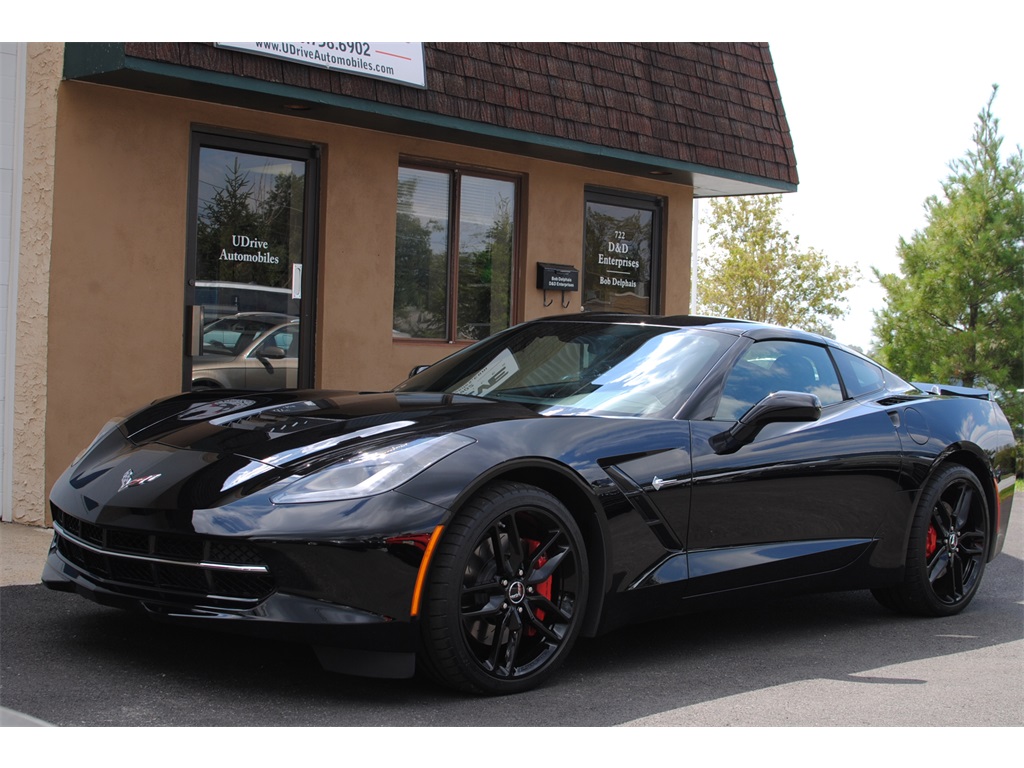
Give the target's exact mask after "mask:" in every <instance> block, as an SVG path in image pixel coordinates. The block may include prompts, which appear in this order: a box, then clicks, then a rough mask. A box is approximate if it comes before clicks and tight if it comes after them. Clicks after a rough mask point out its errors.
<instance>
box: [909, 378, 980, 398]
mask: <svg viewBox="0 0 1024 768" xmlns="http://www.w3.org/2000/svg"><path fill="white" fill-rule="evenodd" d="M910 383H911V384H913V385H914V386H915V387H917V388H918V389H920V390H921V391H922V392H927V393H928V394H929V395H946V396H948V397H973V398H974V399H975V400H991V399H992V393H991V392H989V391H988V390H987V389H978V388H977V387H954V386H951V385H949V384H923V383H921V382H919V381H912V382H910Z"/></svg>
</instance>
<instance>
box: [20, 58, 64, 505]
mask: <svg viewBox="0 0 1024 768" xmlns="http://www.w3.org/2000/svg"><path fill="white" fill-rule="evenodd" d="M26 56H27V60H28V61H27V66H26V82H25V131H24V137H23V141H24V144H23V171H22V172H23V176H22V208H21V222H20V246H19V253H18V275H17V280H18V287H17V296H18V298H17V309H16V314H17V319H16V329H15V342H14V366H15V371H14V381H15V384H14V393H13V398H14V418H13V424H12V430H13V442H12V445H11V446H10V449H11V452H12V453H13V456H12V462H11V469H12V472H11V519H12V520H14V521H15V522H20V523H32V524H35V525H41V524H42V523H43V521H44V516H45V510H46V493H47V491H48V489H49V485H48V484H47V481H46V473H45V461H46V437H47V435H46V398H47V383H48V382H47V379H48V374H47V316H48V313H49V303H50V298H49V278H50V245H51V233H52V224H53V219H52V214H53V186H54V147H55V146H56V141H55V134H56V128H57V90H58V87H59V85H60V77H61V70H62V68H63V63H64V46H63V45H62V44H60V43H29V44H28V45H27V46H26ZM8 395H9V396H11V395H10V393H8Z"/></svg>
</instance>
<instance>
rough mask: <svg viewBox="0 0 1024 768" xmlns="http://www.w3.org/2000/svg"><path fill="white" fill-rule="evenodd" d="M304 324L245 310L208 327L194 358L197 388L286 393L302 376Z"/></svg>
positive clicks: (272, 314)
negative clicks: (301, 329) (197, 353)
mask: <svg viewBox="0 0 1024 768" xmlns="http://www.w3.org/2000/svg"><path fill="white" fill-rule="evenodd" d="M298 356H299V320H298V318H295V317H292V316H291V315H284V314H278V313H275V312H242V313H239V314H235V315H231V316H229V317H223V318H221V319H219V320H215V321H214V322H212V323H210V324H209V325H207V326H206V327H205V328H204V329H203V341H202V354H201V355H199V356H198V357H195V358H193V360H192V389H193V391H198V390H204V389H252V390H262V389H280V388H284V387H295V386H296V383H297V377H298Z"/></svg>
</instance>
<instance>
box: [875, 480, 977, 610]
mask: <svg viewBox="0 0 1024 768" xmlns="http://www.w3.org/2000/svg"><path fill="white" fill-rule="evenodd" d="M988 532H989V515H988V504H987V502H986V500H985V493H984V491H983V490H982V488H981V485H980V483H979V482H978V478H977V477H976V476H975V475H974V473H973V472H971V471H970V470H968V469H967V468H965V467H962V466H959V465H951V466H949V467H946V468H945V469H942V470H940V471H939V473H938V474H937V475H936V476H935V477H934V478H932V480H931V481H930V482H929V483H928V485H927V486H926V487H925V489H924V491H923V492H922V494H921V499H920V501H919V502H918V507H917V511H916V512H915V516H914V523H913V527H912V528H911V531H910V542H909V546H908V550H907V563H906V574H905V576H904V581H903V583H902V584H900V585H898V586H895V587H889V588H886V589H880V590H873V594H874V595H875V597H876V598H877V599H878V601H879V602H880V603H882V605H884V606H886V607H887V608H891V609H893V610H896V611H899V612H902V613H914V614H918V615H924V616H951V615H953V614H955V613H959V612H960V611H962V610H963V609H964V608H965V607H967V604H968V603H970V601H971V599H972V598H973V597H974V595H975V594H976V593H977V591H978V586H979V585H980V584H981V577H982V574H983V573H984V572H985V561H986V559H987V556H988V541H989V539H988V536H989V534H988Z"/></svg>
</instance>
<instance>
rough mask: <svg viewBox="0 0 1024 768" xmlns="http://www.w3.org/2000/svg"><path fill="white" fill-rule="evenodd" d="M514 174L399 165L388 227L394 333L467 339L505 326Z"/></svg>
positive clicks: (508, 306) (513, 220) (509, 311)
mask: <svg viewBox="0 0 1024 768" xmlns="http://www.w3.org/2000/svg"><path fill="white" fill-rule="evenodd" d="M517 192H518V183H517V181H516V180H515V179H511V178H502V177H497V176H490V175H483V174H477V173H470V172H466V171H462V170H457V169H447V170H438V169H430V168H422V167H412V166H403V167H401V168H399V171H398V220H397V226H396V231H395V303H394V323H393V334H394V337H395V338H411V339H438V340H443V341H475V340H477V339H482V338H485V337H487V336H490V335H491V334H492V333H496V332H497V331H500V330H503V329H505V328H508V327H509V325H510V324H511V314H512V265H513V260H514V257H515V254H514V246H515V229H516V198H517Z"/></svg>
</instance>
